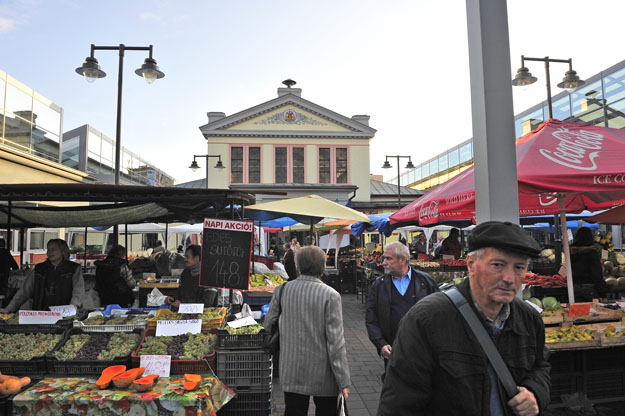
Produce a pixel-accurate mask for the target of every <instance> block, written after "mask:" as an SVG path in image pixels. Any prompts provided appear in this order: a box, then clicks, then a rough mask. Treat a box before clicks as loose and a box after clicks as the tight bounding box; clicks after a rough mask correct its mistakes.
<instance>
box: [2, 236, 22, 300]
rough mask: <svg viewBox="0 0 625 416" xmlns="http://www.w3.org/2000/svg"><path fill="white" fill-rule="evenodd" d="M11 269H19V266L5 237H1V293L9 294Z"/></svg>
mask: <svg viewBox="0 0 625 416" xmlns="http://www.w3.org/2000/svg"><path fill="white" fill-rule="evenodd" d="M11 270H19V266H18V265H17V262H16V261H15V259H14V258H13V256H12V255H11V251H10V250H9V249H7V248H6V241H4V238H0V295H6V294H7V293H6V291H7V289H8V287H9V274H10V273H11Z"/></svg>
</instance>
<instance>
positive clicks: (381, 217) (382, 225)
mask: <svg viewBox="0 0 625 416" xmlns="http://www.w3.org/2000/svg"><path fill="white" fill-rule="evenodd" d="M393 214H394V212H385V213H382V214H371V215H369V216H368V217H369V219H370V220H371V222H370V223H366V222H360V221H359V222H356V223H354V224H352V234H353V235H355V236H356V237H357V236H359V235H361V234H362V233H364V232H365V231H368V232H371V231H375V230H378V232H379V233H381V234H384V235H385V236H386V237H389V236H390V235H391V234H393V230H394V229H395V228H397V225H396V224H391V222H390V220H389V219H388V217H390V216H391V215H393Z"/></svg>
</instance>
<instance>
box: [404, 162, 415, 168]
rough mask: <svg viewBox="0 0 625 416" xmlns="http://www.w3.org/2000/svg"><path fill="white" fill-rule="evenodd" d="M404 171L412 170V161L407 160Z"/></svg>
mask: <svg viewBox="0 0 625 416" xmlns="http://www.w3.org/2000/svg"><path fill="white" fill-rule="evenodd" d="M406 169H414V165H413V164H412V160H408V163H406Z"/></svg>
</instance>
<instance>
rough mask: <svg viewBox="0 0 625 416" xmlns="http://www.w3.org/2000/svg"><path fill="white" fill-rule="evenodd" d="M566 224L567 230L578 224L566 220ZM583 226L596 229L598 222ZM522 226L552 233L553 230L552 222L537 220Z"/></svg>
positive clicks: (574, 228) (575, 228) (576, 227)
mask: <svg viewBox="0 0 625 416" xmlns="http://www.w3.org/2000/svg"><path fill="white" fill-rule="evenodd" d="M566 226H567V228H568V229H569V230H571V232H573V230H577V229H578V228H579V224H578V222H577V221H567V222H566ZM583 227H588V228H590V229H592V230H598V229H599V224H584V225H583ZM524 228H527V229H528V230H532V231H537V232H540V233H550V234H553V233H554V232H555V227H554V226H553V224H549V223H548V222H538V223H536V224H533V225H526V226H525V227H524Z"/></svg>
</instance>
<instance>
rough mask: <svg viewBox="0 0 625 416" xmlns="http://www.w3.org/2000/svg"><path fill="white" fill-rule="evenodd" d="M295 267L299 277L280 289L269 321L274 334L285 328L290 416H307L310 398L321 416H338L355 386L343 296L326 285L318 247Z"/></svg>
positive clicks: (302, 253)
mask: <svg viewBox="0 0 625 416" xmlns="http://www.w3.org/2000/svg"><path fill="white" fill-rule="evenodd" d="M295 263H296V264H297V268H298V270H299V272H300V275H299V277H298V278H297V280H295V281H294V282H287V283H285V284H284V285H283V286H282V287H280V288H278V289H277V291H279V293H280V296H279V297H280V298H281V301H280V305H278V304H277V303H278V301H277V300H276V296H274V297H273V299H272V300H271V306H270V307H269V312H268V313H267V315H266V316H265V328H266V329H267V330H268V331H269V332H271V328H272V327H273V326H274V325H279V327H280V384H281V386H282V390H283V391H284V402H285V404H286V412H285V415H286V416H295V415H307V414H308V405H309V402H310V396H313V401H314V403H315V414H316V415H317V416H327V415H335V414H336V404H337V396H338V395H339V394H342V395H343V396H344V397H345V399H347V397H348V395H349V386H350V383H351V382H350V376H349V368H348V364H347V353H346V350H345V339H344V337H343V312H342V307H341V295H339V293H338V292H337V291H336V290H334V289H332V288H331V287H330V286H328V285H326V284H324V283H323V282H322V281H321V276H322V275H323V272H324V271H325V264H326V255H325V253H324V252H323V250H321V249H320V248H319V247H315V246H306V247H302V248H300V249H299V250H297V251H296V252H295ZM280 309H281V312H279V310H280Z"/></svg>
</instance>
